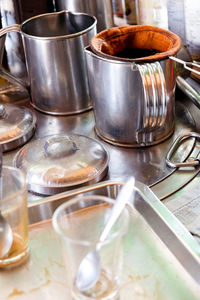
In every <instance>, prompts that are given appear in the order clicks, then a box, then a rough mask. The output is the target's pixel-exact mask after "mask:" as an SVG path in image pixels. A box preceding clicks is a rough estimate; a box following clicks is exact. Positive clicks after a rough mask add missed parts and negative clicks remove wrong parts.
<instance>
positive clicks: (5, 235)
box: [0, 146, 13, 258]
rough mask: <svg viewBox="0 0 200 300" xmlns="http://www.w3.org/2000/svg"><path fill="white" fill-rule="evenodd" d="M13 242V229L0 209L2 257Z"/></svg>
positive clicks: (0, 168) (0, 248)
mask: <svg viewBox="0 0 200 300" xmlns="http://www.w3.org/2000/svg"><path fill="white" fill-rule="evenodd" d="M2 160H3V159H2V150H1V146H0V201H1V198H2V176H1V173H2ZM12 243H13V234H12V229H11V227H10V225H9V224H8V222H7V221H6V220H5V218H4V217H3V216H2V214H1V210H0V258H2V257H4V256H5V255H6V254H7V253H8V252H9V250H10V248H11V246H12Z"/></svg>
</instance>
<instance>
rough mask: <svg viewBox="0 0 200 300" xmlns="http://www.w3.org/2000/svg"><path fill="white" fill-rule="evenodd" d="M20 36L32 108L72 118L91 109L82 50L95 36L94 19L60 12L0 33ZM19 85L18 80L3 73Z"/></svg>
mask: <svg viewBox="0 0 200 300" xmlns="http://www.w3.org/2000/svg"><path fill="white" fill-rule="evenodd" d="M11 31H17V32H19V33H21V36H22V40H23V46H24V52H25V56H26V64H27V69H28V75H29V80H30V95H31V102H32V105H33V106H34V107H35V108H37V109H38V110H40V111H42V112H46V113H49V114H55V115H56V114H57V115H63V114H66V115H67V114H73V113H79V112H82V111H85V110H88V109H90V108H91V107H92V104H91V101H90V97H89V92H88V82H87V72H86V63H85V57H84V47H85V46H87V45H88V44H89V41H90V39H91V38H92V37H93V36H94V35H95V34H96V18H95V17H93V16H89V15H87V14H84V13H72V12H68V11H61V12H57V13H48V14H43V15H39V16H35V17H33V18H30V19H28V20H26V21H25V22H23V23H22V25H17V24H15V25H11V26H8V27H6V28H4V29H2V30H0V36H3V35H4V34H6V33H8V32H11ZM4 76H5V77H6V76H7V77H8V78H9V79H11V80H13V81H17V82H18V83H19V84H22V85H23V83H22V82H21V81H19V79H16V78H13V77H11V76H10V75H9V74H6V73H5V72H4Z"/></svg>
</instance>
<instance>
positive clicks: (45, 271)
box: [44, 268, 50, 277]
mask: <svg viewBox="0 0 200 300" xmlns="http://www.w3.org/2000/svg"><path fill="white" fill-rule="evenodd" d="M44 274H45V277H49V275H50V274H49V270H48V269H47V268H44Z"/></svg>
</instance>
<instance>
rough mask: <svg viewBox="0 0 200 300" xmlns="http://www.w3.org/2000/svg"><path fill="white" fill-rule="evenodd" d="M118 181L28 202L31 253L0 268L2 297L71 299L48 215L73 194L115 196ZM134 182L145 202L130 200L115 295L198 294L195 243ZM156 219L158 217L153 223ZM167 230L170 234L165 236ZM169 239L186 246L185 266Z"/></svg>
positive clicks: (139, 298) (124, 298)
mask: <svg viewBox="0 0 200 300" xmlns="http://www.w3.org/2000/svg"><path fill="white" fill-rule="evenodd" d="M121 185H122V183H121V182H113V181H105V182H102V183H98V184H95V185H92V186H89V187H87V188H79V189H76V190H73V191H70V192H65V193H62V194H59V195H55V196H51V197H47V198H45V202H44V201H43V200H42V199H41V200H39V201H38V202H37V203H36V202H35V203H34V204H29V223H30V225H29V226H30V227H29V240H30V242H29V245H30V258H29V260H28V261H27V262H26V263H25V264H23V265H22V266H20V267H17V268H16V269H12V270H6V271H1V272H0V282H1V299H2V300H3V299H20V300H23V299H29V300H31V299H43V300H45V299H48V300H49V299H60V300H62V299H63V300H64V299H70V294H69V289H68V285H67V282H66V278H65V267H64V264H63V261H62V258H61V253H60V246H59V241H58V240H57V237H56V234H55V233H54V230H53V228H52V225H51V217H52V214H53V212H54V210H55V209H56V207H57V206H58V205H60V204H61V203H63V202H64V201H67V200H69V199H70V198H72V197H74V196H80V195H82V194H91V193H92V194H98V195H106V196H109V197H112V198H116V196H117V194H118V191H119V189H120V187H121ZM136 186H137V188H138V189H139V191H140V193H142V194H143V195H144V197H145V199H146V200H145V199H144V200H145V201H144V203H146V205H143V204H144V203H143V202H141V200H137V201H135V202H134V206H135V207H136V209H137V210H138V211H140V213H138V212H137V211H136V210H134V218H132V220H131V224H130V227H129V231H128V233H127V235H126V238H125V245H124V246H125V251H124V268H123V272H122V278H121V282H122V285H121V292H120V293H121V297H120V300H130V299H136V300H143V299H144V300H146V299H165V300H166V299H169V300H173V299H174V300H178V299H181V300H184V299H185V300H186V299H187V300H189V299H190V300H191V299H199V295H200V283H199V282H198V279H199V278H200V276H199V272H200V267H199V258H198V256H197V254H199V253H198V252H199V251H200V249H199V246H198V244H197V243H196V241H195V240H194V239H193V238H192V236H190V234H189V232H188V231H187V230H186V229H185V228H184V227H183V226H182V225H181V224H180V223H179V221H178V220H177V219H176V218H175V217H174V216H173V215H172V214H171V213H170V212H169V211H168V210H167V209H166V207H165V206H164V205H163V204H162V203H161V202H160V201H159V200H158V199H157V198H156V197H155V196H153V195H154V194H153V193H152V192H151V190H150V189H149V188H148V187H147V186H146V185H143V184H141V183H139V182H137V184H136ZM136 199H139V197H137V198H136ZM146 201H147V202H146ZM152 211H153V212H154V215H152V214H151V213H152ZM152 216H153V217H154V218H153V219H152ZM156 218H158V220H160V221H159V222H160V223H159V225H157V228H156V227H155V224H158V223H157V220H156ZM145 220H146V221H145ZM154 221H155V222H156V223H155V222H154ZM147 222H148V223H149V224H147ZM170 232H171V233H173V234H174V236H172V235H170V234H169V236H168V233H170ZM170 243H171V244H172V245H174V243H175V245H176V247H177V245H178V246H180V244H181V245H182V247H183V249H182V250H183V252H184V251H186V252H184V253H186V256H185V260H186V261H188V258H189V261H188V262H192V264H190V263H189V264H187V263H186V269H187V271H186V270H185V268H184V267H183V265H181V264H180V263H179V262H178V260H177V259H176V257H175V256H176V253H175V256H174V255H173V254H172V253H171V252H170V251H169V249H168V247H167V246H166V245H168V246H169V247H170ZM171 249H172V248H171ZM172 250H173V249H172ZM175 252H176V251H175ZM181 256H182V255H181V253H180V257H181ZM193 260H194V261H193ZM193 262H195V263H196V268H195V266H194V265H193Z"/></svg>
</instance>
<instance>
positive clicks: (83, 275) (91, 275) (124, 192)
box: [75, 177, 135, 291]
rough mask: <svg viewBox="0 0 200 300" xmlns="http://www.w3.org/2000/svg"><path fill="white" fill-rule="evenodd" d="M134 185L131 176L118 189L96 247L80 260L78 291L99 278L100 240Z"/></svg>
mask: <svg viewBox="0 0 200 300" xmlns="http://www.w3.org/2000/svg"><path fill="white" fill-rule="evenodd" d="M134 186H135V179H134V178H133V177H131V178H130V179H129V180H128V181H127V182H126V184H125V185H124V186H123V187H122V189H121V190H120V193H119V195H118V197H117V199H116V201H115V204H114V206H113V208H112V210H111V213H110V216H109V219H108V222H107V223H106V226H105V228H104V230H103V232H102V233H101V236H100V239H99V243H98V244H97V246H96V249H94V250H93V251H91V252H89V253H88V254H87V255H86V256H85V257H84V258H83V260H82V261H81V263H80V265H79V268H78V271H77V275H76V279H75V284H76V287H77V288H78V289H79V290H80V291H86V290H89V289H90V288H92V287H93V286H94V285H95V284H96V283H97V281H98V280H99V277H100V274H101V259H100V256H99V250H100V248H101V245H102V242H103V241H104V240H105V239H106V238H107V236H108V234H109V232H110V230H111V229H112V227H113V225H114V224H115V222H116V221H117V219H118V218H119V216H120V214H121V212H122V211H123V209H124V207H125V205H126V203H127V202H128V201H129V199H130V197H131V195H132V194H133V190H134Z"/></svg>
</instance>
